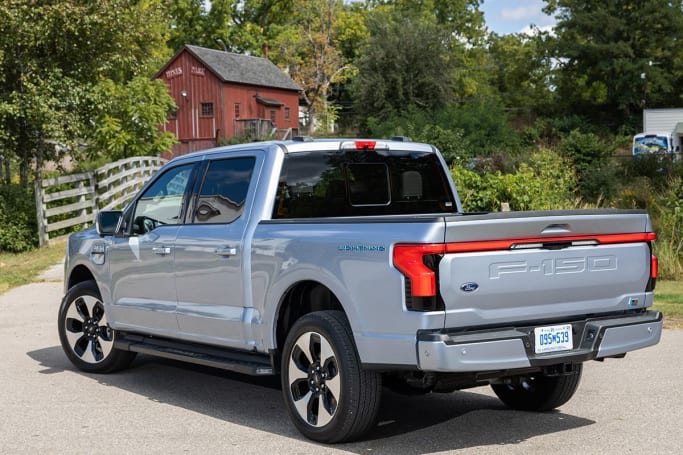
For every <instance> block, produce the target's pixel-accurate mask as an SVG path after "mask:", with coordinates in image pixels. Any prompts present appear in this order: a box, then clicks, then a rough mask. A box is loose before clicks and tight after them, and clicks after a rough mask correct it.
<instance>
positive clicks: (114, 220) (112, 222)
mask: <svg viewBox="0 0 683 455" xmlns="http://www.w3.org/2000/svg"><path fill="white" fill-rule="evenodd" d="M121 213H122V212H121V210H105V211H102V212H98V213H97V218H96V220H95V228H96V229H97V233H98V234H99V235H114V234H115V233H116V227H117V226H118V225H119V221H120V220H121Z"/></svg>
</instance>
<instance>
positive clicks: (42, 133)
mask: <svg viewBox="0 0 683 455" xmlns="http://www.w3.org/2000/svg"><path fill="white" fill-rule="evenodd" d="M161 4H162V2H161V0H112V1H108V2H90V1H87V2H86V1H79V2H73V1H65V0H61V1H60V0H51V1H44V2H34V1H30V0H6V1H4V2H2V4H0V82H1V83H0V123H2V125H3V127H4V128H3V129H4V131H3V134H2V135H0V149H3V150H8V151H12V152H13V153H12V156H10V157H9V158H7V157H6V158H5V160H6V161H17V162H19V166H20V180H21V183H22V185H23V186H27V185H28V183H29V177H30V176H29V168H30V167H31V166H32V165H33V163H34V162H35V166H36V169H37V172H38V173H39V172H40V170H41V168H42V164H43V161H44V160H46V159H54V158H59V157H60V156H61V155H63V154H65V153H67V152H71V153H76V151H77V150H78V149H79V144H80V142H81V141H82V139H83V138H84V137H85V135H86V133H87V131H89V130H91V129H92V127H93V123H95V121H96V119H95V118H94V116H93V111H94V109H96V107H97V106H96V103H95V102H94V101H95V100H94V99H93V97H92V91H93V87H94V86H95V85H96V84H97V83H98V81H99V80H100V78H106V79H111V80H113V81H115V82H117V83H123V82H124V81H127V80H129V79H130V78H132V77H134V76H136V75H143V74H144V75H145V76H149V75H150V74H151V73H150V69H151V68H157V67H158V65H160V63H161V62H162V61H163V60H164V59H165V58H166V57H167V56H168V53H167V51H166V48H165V46H164V41H165V37H164V24H165V22H166V18H165V16H163V14H162V10H161Z"/></svg>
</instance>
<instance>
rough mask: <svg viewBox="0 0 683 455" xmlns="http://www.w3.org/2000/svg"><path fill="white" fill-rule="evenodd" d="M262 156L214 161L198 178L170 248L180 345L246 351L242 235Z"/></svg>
mask: <svg viewBox="0 0 683 455" xmlns="http://www.w3.org/2000/svg"><path fill="white" fill-rule="evenodd" d="M262 162H263V153H262V152H260V151H252V152H249V153H242V154H240V153H234V152H231V153H230V154H229V156H223V157H220V158H213V157H212V159H211V160H210V161H209V162H208V163H207V165H206V167H205V169H204V170H203V175H201V176H200V185H199V187H198V191H197V194H196V195H195V197H194V200H193V201H192V204H191V206H190V209H189V210H190V212H189V214H188V222H187V223H186V224H185V225H183V226H181V227H180V229H179V231H178V235H177V239H176V242H175V245H176V249H175V277H176V280H175V281H176V287H177V293H178V307H177V318H178V326H179V328H180V332H181V336H182V337H183V338H185V339H191V340H194V341H201V342H206V343H213V344H221V345H226V346H233V347H245V344H247V343H248V342H249V340H250V339H251V336H250V335H249V333H250V330H249V329H248V328H247V327H250V324H251V319H252V315H251V312H250V311H251V310H250V308H251V303H250V300H251V299H250V298H248V296H246V295H245V291H246V289H247V288H246V285H247V284H248V283H249V281H248V278H247V277H245V260H247V259H249V255H250V251H249V246H248V245H247V244H245V231H246V226H247V224H248V220H249V210H250V208H251V207H252V204H251V201H252V200H253V197H254V192H255V188H256V181H257V176H258V174H259V169H260V168H261V165H262Z"/></svg>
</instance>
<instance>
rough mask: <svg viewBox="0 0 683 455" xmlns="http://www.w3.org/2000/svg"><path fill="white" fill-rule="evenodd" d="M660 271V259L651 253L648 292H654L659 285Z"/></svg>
mask: <svg viewBox="0 0 683 455" xmlns="http://www.w3.org/2000/svg"><path fill="white" fill-rule="evenodd" d="M658 272H659V261H658V260H657V256H655V255H654V254H653V255H650V280H649V281H648V282H647V287H646V288H645V291H646V292H652V291H654V290H655V286H656V285H657V273H658Z"/></svg>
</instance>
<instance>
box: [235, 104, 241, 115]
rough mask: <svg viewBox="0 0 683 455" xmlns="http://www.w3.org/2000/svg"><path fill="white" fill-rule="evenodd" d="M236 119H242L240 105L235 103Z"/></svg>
mask: <svg viewBox="0 0 683 455" xmlns="http://www.w3.org/2000/svg"><path fill="white" fill-rule="evenodd" d="M235 118H240V103H235Z"/></svg>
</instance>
